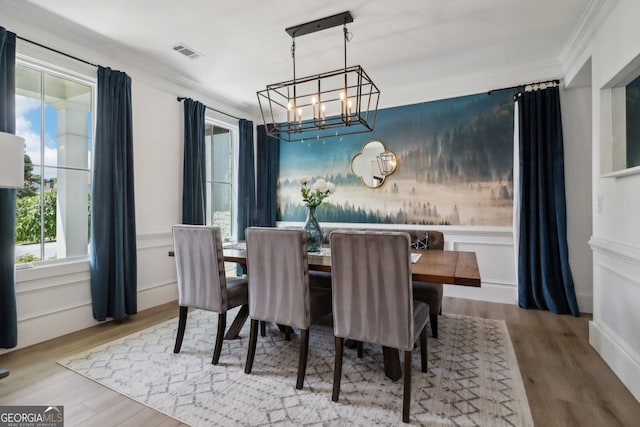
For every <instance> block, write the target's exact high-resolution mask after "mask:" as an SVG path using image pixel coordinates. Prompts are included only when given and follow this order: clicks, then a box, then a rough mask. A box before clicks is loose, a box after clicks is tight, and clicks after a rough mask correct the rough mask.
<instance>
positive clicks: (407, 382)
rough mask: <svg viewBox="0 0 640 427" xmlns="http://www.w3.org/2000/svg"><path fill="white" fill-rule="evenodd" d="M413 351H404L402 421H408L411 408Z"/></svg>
mask: <svg viewBox="0 0 640 427" xmlns="http://www.w3.org/2000/svg"><path fill="white" fill-rule="evenodd" d="M412 354H413V352H411V351H405V352H404V395H403V398H402V422H403V423H408V422H409V410H410V408H411V356H412Z"/></svg>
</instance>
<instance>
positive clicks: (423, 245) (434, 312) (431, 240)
mask: <svg viewBox="0 0 640 427" xmlns="http://www.w3.org/2000/svg"><path fill="white" fill-rule="evenodd" d="M412 246H413V247H417V248H420V249H429V250H432V249H435V250H443V249H444V234H442V232H440V231H427V232H426V233H425V234H424V235H423V236H419V237H418V238H417V239H416V241H415V243H413V244H412ZM442 288H443V284H442V283H431V282H413V298H414V299H416V300H418V301H422V302H424V303H426V304H429V323H431V336H432V337H433V338H438V315H439V314H442V293H443V289H442Z"/></svg>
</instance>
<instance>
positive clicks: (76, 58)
mask: <svg viewBox="0 0 640 427" xmlns="http://www.w3.org/2000/svg"><path fill="white" fill-rule="evenodd" d="M16 38H17V39H20V40H22V41H25V42H27V43H31V44H34V45H36V46H38V47H41V48H43V49H47V50H50V51H52V52H55V53H58V54H60V55H63V56H66V57H67V58H71V59H75V60H76V61H79V62H83V63H85V64H87V65H91V66H93V67H96V68H98V67H99V65H96V64H94V63H93V62H89V61H85V60H84V59H80V58H78V57H76V56H73V55H69V54H68V53H64V52H61V51H59V50H57V49H54V48H52V47H49V46H45V45H43V44H40V43H38V42H34V41H33V40H29V39H25V38H24V37H20V36H19V35H17V34H16Z"/></svg>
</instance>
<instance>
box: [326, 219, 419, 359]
mask: <svg viewBox="0 0 640 427" xmlns="http://www.w3.org/2000/svg"><path fill="white" fill-rule="evenodd" d="M330 241H331V280H332V283H333V289H332V290H333V325H334V333H335V335H336V336H337V337H342V338H351V339H354V340H356V341H363V342H369V343H374V344H378V345H383V346H388V347H393V348H397V349H401V350H404V351H408V350H411V349H412V348H413V343H414V335H413V330H414V328H413V294H412V290H411V255H410V253H411V250H410V245H411V240H410V238H409V235H408V234H407V233H402V232H393V231H355V230H352V231H347V230H336V231H334V232H332V233H331V237H330Z"/></svg>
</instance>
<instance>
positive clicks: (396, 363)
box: [382, 347, 402, 381]
mask: <svg viewBox="0 0 640 427" xmlns="http://www.w3.org/2000/svg"><path fill="white" fill-rule="evenodd" d="M382 356H383V358H384V374H385V375H386V376H387V377H388V378H390V379H391V380H392V381H397V380H399V379H400V377H402V369H401V368H400V355H399V354H398V350H396V349H395V348H391V347H382Z"/></svg>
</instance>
